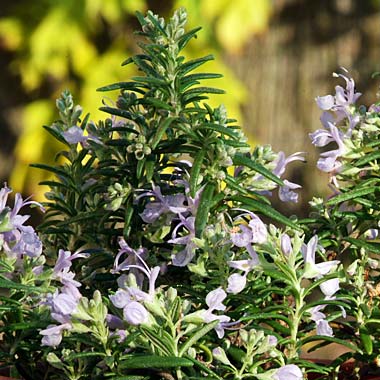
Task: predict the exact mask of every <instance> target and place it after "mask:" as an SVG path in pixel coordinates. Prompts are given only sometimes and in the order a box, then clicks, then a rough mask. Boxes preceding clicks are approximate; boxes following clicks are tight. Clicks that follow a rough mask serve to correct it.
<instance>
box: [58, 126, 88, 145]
mask: <svg viewBox="0 0 380 380" xmlns="http://www.w3.org/2000/svg"><path fill="white" fill-rule="evenodd" d="M83 133H84V131H83V129H82V128H80V127H78V126H76V125H74V126H73V127H70V128H69V129H68V130H67V131H65V132H63V133H62V136H63V138H64V139H65V140H66V141H67V142H68V143H69V144H78V143H84V142H86V141H87V139H88V136H84V134H83Z"/></svg>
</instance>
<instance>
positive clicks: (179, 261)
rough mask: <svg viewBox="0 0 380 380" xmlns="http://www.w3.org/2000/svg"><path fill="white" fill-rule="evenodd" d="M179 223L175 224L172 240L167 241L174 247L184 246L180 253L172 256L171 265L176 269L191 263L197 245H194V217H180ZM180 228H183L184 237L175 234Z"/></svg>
mask: <svg viewBox="0 0 380 380" xmlns="http://www.w3.org/2000/svg"><path fill="white" fill-rule="evenodd" d="M180 219H181V222H180V223H178V224H177V226H176V227H175V228H174V230H173V233H172V239H170V240H168V243H171V244H175V245H184V246H185V247H184V249H182V250H181V251H180V252H178V253H176V254H174V255H172V262H173V265H175V266H178V267H184V266H186V265H187V264H189V263H190V262H191V260H192V259H193V257H194V256H195V251H196V249H197V245H196V244H195V240H194V239H195V237H196V236H195V217H193V216H189V217H187V218H184V217H183V216H181V215H180ZM180 227H184V228H185V231H187V234H185V235H184V236H178V237H177V232H178V230H179V228H180Z"/></svg>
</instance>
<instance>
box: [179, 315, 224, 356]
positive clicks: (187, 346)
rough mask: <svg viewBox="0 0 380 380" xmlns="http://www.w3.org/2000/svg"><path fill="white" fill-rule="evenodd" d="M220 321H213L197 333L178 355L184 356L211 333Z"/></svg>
mask: <svg viewBox="0 0 380 380" xmlns="http://www.w3.org/2000/svg"><path fill="white" fill-rule="evenodd" d="M218 323H219V320H215V321H212V322H210V323H208V324H207V325H205V326H203V327H202V328H200V329H199V330H198V331H197V332H195V333H194V334H193V335H192V336H191V337H190V338H189V339H188V340H187V341H186V342H185V343H184V344H183V345H182V346H181V348H180V349H179V352H178V355H179V356H183V355H184V354H185V353H186V352H187V350H188V349H189V348H190V347H192V346H193V345H194V344H195V343H196V342H197V341H198V340H199V339H201V338H202V337H204V336H205V335H206V334H207V333H208V332H210V331H211V330H212V329H213V328H214V327H215V326H216V325H217V324H218Z"/></svg>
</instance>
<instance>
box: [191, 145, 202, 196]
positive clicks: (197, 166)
mask: <svg viewBox="0 0 380 380" xmlns="http://www.w3.org/2000/svg"><path fill="white" fill-rule="evenodd" d="M205 155H206V150H205V149H201V150H199V151H198V153H197V154H196V156H195V157H194V162H193V166H192V167H191V171H190V195H191V196H192V197H193V198H194V197H195V193H196V191H197V189H198V182H199V175H200V172H201V169H202V165H203V160H204V158H205Z"/></svg>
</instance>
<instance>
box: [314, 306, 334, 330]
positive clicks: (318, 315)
mask: <svg viewBox="0 0 380 380" xmlns="http://www.w3.org/2000/svg"><path fill="white" fill-rule="evenodd" d="M325 307H326V305H318V306H315V307H314V308H312V309H311V317H310V319H311V320H312V321H314V322H315V323H316V333H317V335H324V336H333V335H334V334H333V330H332V328H331V327H330V325H329V323H328V322H327V321H326V319H325V318H326V315H325V314H324V313H322V311H321V310H323V309H324V308H325Z"/></svg>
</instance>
